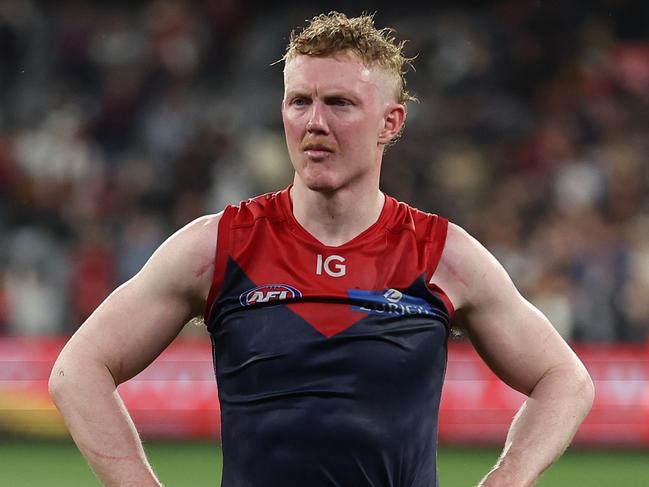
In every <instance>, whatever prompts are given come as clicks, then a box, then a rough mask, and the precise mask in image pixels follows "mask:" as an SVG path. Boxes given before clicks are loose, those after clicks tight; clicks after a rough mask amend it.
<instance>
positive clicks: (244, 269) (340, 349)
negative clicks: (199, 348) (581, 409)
mask: <svg viewBox="0 0 649 487" xmlns="http://www.w3.org/2000/svg"><path fill="white" fill-rule="evenodd" d="M447 224H448V222H447V220H445V219H443V218H441V217H438V216H436V215H431V214H428V213H424V212H421V211H419V210H416V209H414V208H411V207H409V206H408V205H406V204H404V203H401V202H397V201H396V200H395V199H394V198H391V197H389V196H386V198H385V203H384V207H383V210H382V212H381V215H380V217H379V219H378V220H377V221H376V222H375V223H374V224H373V225H372V226H371V227H370V228H368V229H367V230H366V231H364V232H363V233H361V234H360V235H358V236H357V237H356V238H354V239H353V240H351V241H350V242H348V243H346V244H344V245H341V246H338V247H329V246H326V245H323V244H322V243H320V242H319V241H318V240H316V239H315V238H314V237H313V236H312V235H310V234H309V233H308V232H307V231H306V230H305V229H304V228H302V227H301V226H300V224H299V223H298V222H297V220H296V219H295V218H294V216H293V211H292V206H291V200H290V196H289V188H287V189H285V190H283V191H281V192H278V193H272V194H267V195H262V196H259V197H256V198H254V199H251V200H248V201H246V202H243V203H241V204H240V205H239V206H229V207H227V208H226V209H225V211H224V213H223V215H222V218H221V221H220V223H219V229H218V238H217V250H216V260H215V267H214V280H213V284H212V288H211V290H210V294H209V297H208V300H207V304H206V313H205V317H206V323H207V326H208V330H209V332H210V335H211V340H212V347H213V357H214V368H215V373H216V377H217V384H218V391H219V400H220V404H221V423H222V428H221V440H222V448H223V474H222V475H223V477H222V486H223V487H241V486H250V487H272V486H281V487H319V486H341V487H352V486H353V487H363V486H375V487H379V486H381V487H433V486H436V485H437V471H436V470H437V469H436V455H437V416H438V409H439V401H440V394H441V391H442V382H443V380H444V373H445V369H446V356H447V338H448V330H449V321H450V318H451V314H452V312H453V309H452V306H451V304H450V301H449V300H448V298H447V296H446V295H445V294H444V292H443V291H442V290H441V289H439V288H437V287H436V286H433V285H430V284H428V283H429V281H430V278H431V276H432V274H433V272H434V271H435V268H436V266H437V263H438V261H439V258H440V255H441V252H442V249H443V247H444V243H445V239H446V231H447Z"/></svg>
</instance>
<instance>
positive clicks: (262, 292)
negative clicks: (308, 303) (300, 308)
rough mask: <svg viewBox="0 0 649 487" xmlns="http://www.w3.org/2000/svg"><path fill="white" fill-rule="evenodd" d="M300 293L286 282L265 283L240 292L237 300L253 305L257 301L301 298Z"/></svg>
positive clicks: (265, 301)
mask: <svg viewBox="0 0 649 487" xmlns="http://www.w3.org/2000/svg"><path fill="white" fill-rule="evenodd" d="M301 297H302V293H301V292H300V291H299V290H298V289H296V288H294V287H293V286H288V285H287V284H266V285H264V286H257V287H256V288H253V289H250V290H249V291H246V292H243V293H241V295H240V296H239V302H240V303H241V305H242V306H253V305H255V304H257V303H272V302H274V301H284V300H287V299H293V298H301Z"/></svg>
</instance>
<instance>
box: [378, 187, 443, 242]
mask: <svg viewBox="0 0 649 487" xmlns="http://www.w3.org/2000/svg"><path fill="white" fill-rule="evenodd" d="M386 198H389V199H390V200H391V201H392V205H393V207H394V211H393V215H392V218H391V222H390V225H389V226H390V227H391V229H392V230H393V231H395V230H396V231H399V230H403V229H405V230H409V231H414V232H415V233H416V235H417V236H418V239H420V240H430V239H435V238H439V237H440V235H439V234H440V231H441V230H443V232H442V233H445V231H446V226H447V225H448V220H447V219H446V218H444V217H443V216H440V215H438V214H436V213H430V212H428V211H425V210H421V209H419V208H417V207H415V206H412V205H410V204H409V203H406V202H404V201H399V200H397V199H396V198H393V197H392V196H388V195H386Z"/></svg>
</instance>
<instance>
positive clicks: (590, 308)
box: [0, 0, 649, 342]
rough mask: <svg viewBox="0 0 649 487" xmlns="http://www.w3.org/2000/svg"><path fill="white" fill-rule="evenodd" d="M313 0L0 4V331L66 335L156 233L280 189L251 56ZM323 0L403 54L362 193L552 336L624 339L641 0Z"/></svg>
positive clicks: (645, 264)
mask: <svg viewBox="0 0 649 487" xmlns="http://www.w3.org/2000/svg"><path fill="white" fill-rule="evenodd" d="M333 4H335V2H334V3H331V2H330V3H329V4H328V5H325V6H323V5H318V4H317V2H316V4H312V3H309V5H306V3H305V2H296V1H295V2H283V3H282V5H283V7H282V8H273V7H272V6H270V5H272V2H271V3H270V4H268V3H266V2H243V1H237V0H228V1H225V0H204V1H193V2H189V1H188V2H182V1H176V0H155V1H146V2H138V3H135V4H129V3H127V2H117V3H88V4H85V3H81V2H68V1H64V2H57V3H56V4H52V3H44V2H43V3H40V2H35V1H23V0H20V1H19V0H0V235H1V238H0V283H1V284H0V334H7V335H51V334H69V333H72V332H73V331H74V330H75V329H76V327H77V326H78V325H79V324H80V323H81V322H82V321H83V320H84V319H85V318H86V317H87V316H88V315H89V314H90V313H91V312H92V310H93V309H94V308H95V307H96V306H97V305H98V304H99V303H100V302H101V301H102V300H103V298H104V297H105V296H106V295H107V294H108V293H109V292H110V291H111V290H112V289H113V288H114V287H115V286H116V285H118V284H119V283H121V282H124V281H125V280H127V279H128V278H129V277H131V276H132V275H134V274H135V273H136V272H137V270H138V269H139V268H140V267H141V266H142V264H143V263H144V262H145V261H146V259H147V258H148V257H149V255H150V254H151V253H152V251H153V250H154V249H155V248H156V247H157V246H158V245H159V244H160V243H161V242H162V241H163V240H164V238H165V237H166V236H167V235H169V234H170V233H171V232H173V231H175V230H176V229H178V228H180V227H181V226H182V225H184V224H186V223H188V222H189V221H191V220H192V219H193V218H195V217H197V216H199V215H201V214H205V213H210V212H216V211H220V209H222V208H223V206H224V205H225V204H227V203H230V202H237V201H239V200H241V199H246V198H248V197H250V196H253V195H256V194H258V193H260V192H266V191H272V190H277V189H280V188H282V187H284V186H286V185H287V184H288V183H289V182H290V180H291V175H292V171H291V167H290V163H289V160H288V157H287V154H286V149H285V144H284V136H283V129H282V127H281V118H280V114H279V106H280V101H281V97H282V65H281V64H273V62H274V61H276V60H278V59H279V58H280V57H281V56H282V54H283V49H284V46H285V44H286V40H287V37H288V32H289V29H290V26H292V25H297V24H300V23H301V22H302V20H304V19H307V18H310V17H312V16H313V15H315V14H317V13H319V12H320V11H322V10H325V9H330V8H332V5H333ZM336 5H337V4H336ZM338 9H339V10H343V11H345V12H347V13H349V14H358V13H360V12H361V11H362V10H365V11H370V12H371V11H374V10H376V11H377V14H376V23H377V25H379V26H385V25H388V26H391V27H394V28H395V29H396V30H397V37H398V38H400V39H409V40H410V41H409V43H408V44H407V48H406V52H407V53H408V54H409V55H412V56H416V58H415V59H414V60H413V65H414V67H415V68H416V70H411V72H410V73H409V74H408V83H409V85H408V86H409V89H410V91H411V92H413V93H414V94H415V95H416V96H417V97H418V98H419V100H420V101H419V103H417V104H412V105H411V106H410V107H409V113H408V122H407V124H406V130H405V133H404V135H403V137H402V140H401V141H400V142H398V143H397V144H396V145H395V146H393V147H391V148H389V149H388V153H387V155H386V160H385V162H384V174H383V177H384V181H383V184H382V187H383V189H384V191H386V192H387V193H389V194H392V195H393V196H395V197H397V198H399V199H403V200H405V201H408V202H410V203H411V204H413V205H415V206H418V207H420V208H421V209H424V210H427V211H430V212H435V213H440V214H442V215H444V216H447V217H448V218H450V219H451V220H453V221H455V222H456V223H458V224H460V225H462V226H464V227H465V228H466V229H467V230H468V231H469V232H471V233H472V234H473V235H475V236H476V237H477V238H478V239H479V240H481V241H482V242H483V243H484V244H485V245H486V246H487V247H488V248H489V249H490V250H491V251H492V252H493V253H494V254H495V255H496V256H497V257H498V258H499V259H500V260H501V262H503V264H504V265H505V267H506V268H507V270H508V271H509V272H510V274H511V275H512V277H513V279H514V281H515V282H516V284H517V286H518V287H519V289H520V290H521V291H522V292H523V294H524V295H525V296H527V297H528V298H529V299H530V300H531V301H532V302H533V303H535V304H536V305H537V306H538V307H539V308H540V309H541V310H543V311H544V312H545V313H546V314H547V315H548V316H549V318H550V319H551V321H552V322H553V324H554V325H555V326H556V327H557V329H558V330H559V332H560V333H561V334H562V335H563V336H564V337H565V338H567V339H569V340H572V341H582V342H610V341H624V342H642V341H644V340H646V339H647V337H648V336H649V4H648V3H646V2H641V1H624V0H619V1H595V2H577V1H564V2H532V1H529V2H527V1H524V2H519V1H514V0H510V1H503V2H497V3H494V4H493V5H492V6H490V7H488V8H487V7H483V8H475V7H474V8H468V7H467V8H458V7H454V8H441V7H438V8H436V9H434V10H432V9H424V8H423V7H418V8H415V7H413V8H409V9H406V8H403V6H402V5H392V6H389V5H387V4H386V5H383V4H382V3H381V2H363V3H362V4H361V2H340V5H338ZM143 305H146V303H143Z"/></svg>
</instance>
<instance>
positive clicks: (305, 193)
mask: <svg viewBox="0 0 649 487" xmlns="http://www.w3.org/2000/svg"><path fill="white" fill-rule="evenodd" d="M291 200H292V202H293V215H294V216H295V219H296V220H297V221H298V223H300V225H302V227H303V228H304V229H305V230H306V231H307V232H309V233H310V234H311V235H312V236H313V237H315V238H316V239H317V240H318V241H320V242H321V243H323V244H325V245H329V246H332V247H337V246H340V245H343V244H345V243H347V242H349V241H350V240H352V239H354V238H355V237H356V236H358V235H360V234H361V233H363V232H364V231H365V230H367V229H368V228H369V227H371V226H372V225H373V224H374V223H375V222H376V221H377V220H378V219H379V216H380V215H381V211H382V210H383V204H384V202H385V195H384V194H383V193H382V192H381V191H380V190H379V188H378V186H376V187H373V188H372V189H371V190H369V191H362V192H361V191H356V190H352V189H341V190H339V191H335V192H332V193H322V192H318V191H312V190H310V189H308V188H307V187H305V186H304V185H302V184H300V182H299V181H298V180H297V178H296V181H295V185H294V186H293V187H292V188H291Z"/></svg>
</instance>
